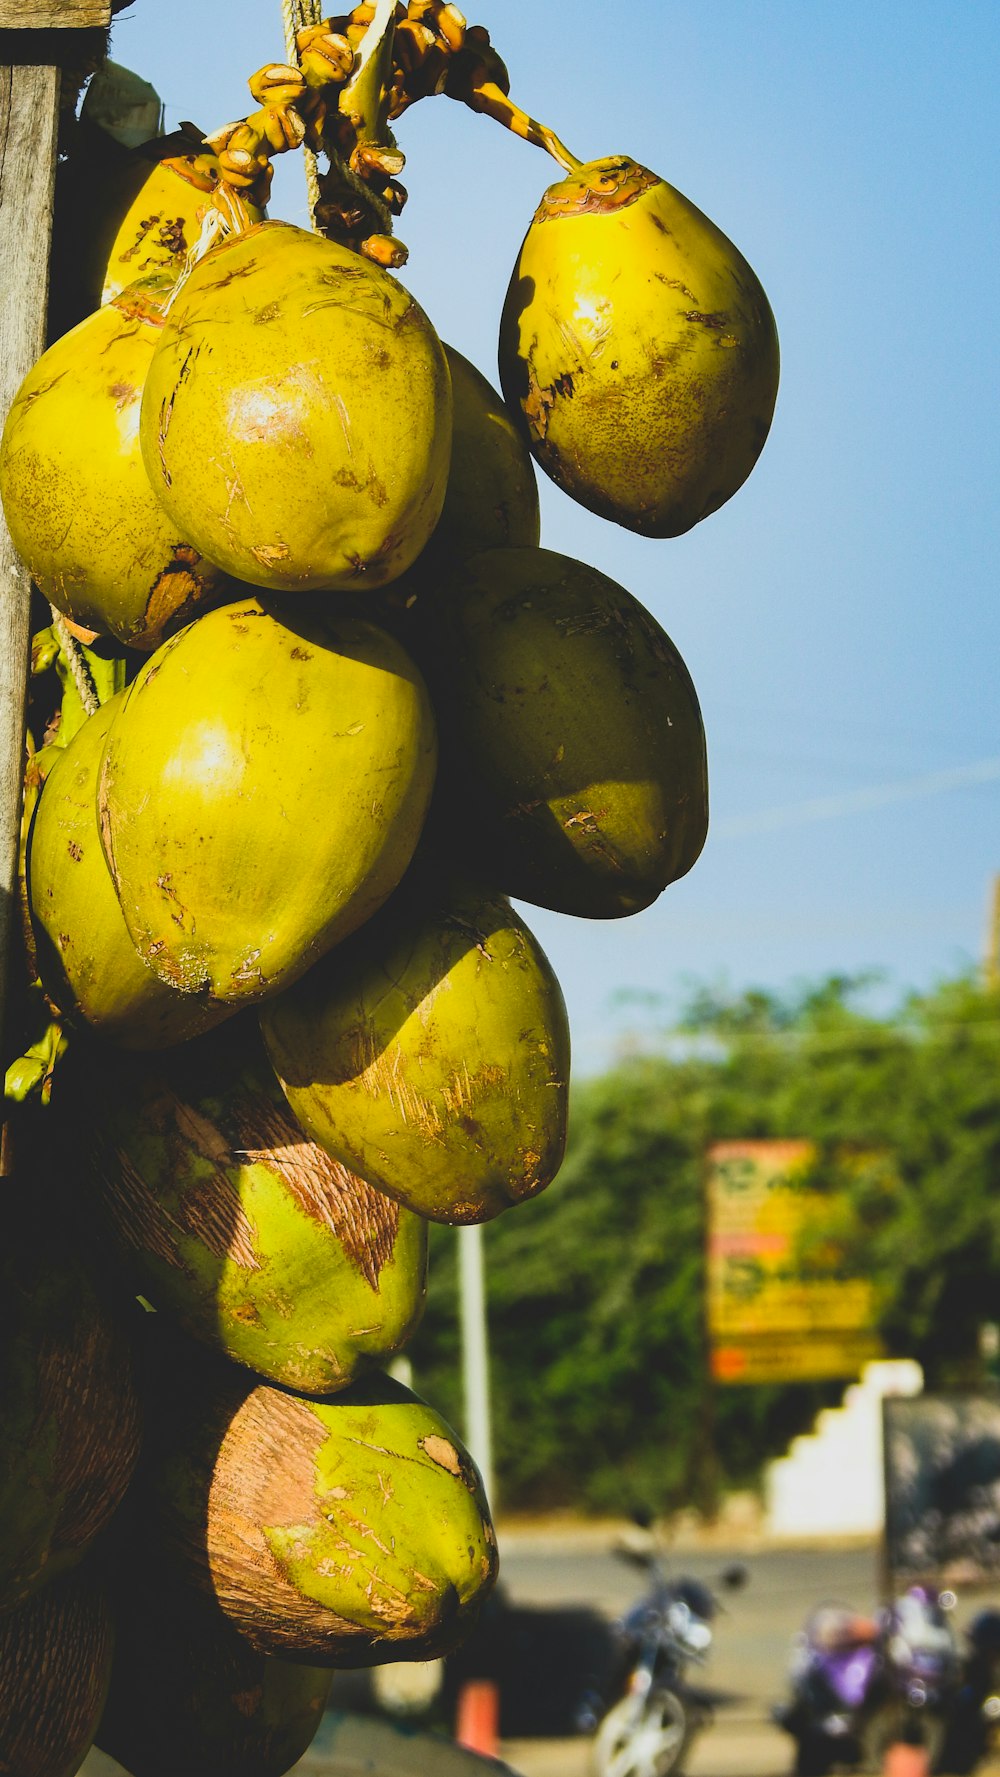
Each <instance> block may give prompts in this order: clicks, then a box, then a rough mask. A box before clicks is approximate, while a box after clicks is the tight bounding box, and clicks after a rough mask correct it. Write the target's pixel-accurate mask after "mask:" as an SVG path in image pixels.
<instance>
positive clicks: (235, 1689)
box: [97, 1537, 333, 1777]
mask: <svg viewBox="0 0 1000 1777" xmlns="http://www.w3.org/2000/svg"><path fill="white" fill-rule="evenodd" d="M132 1550H133V1553H134V1565H133V1571H132V1573H131V1574H130V1573H128V1572H126V1573H125V1574H124V1575H123V1579H122V1582H121V1583H120V1584H119V1585H118V1587H117V1588H116V1593H115V1597H114V1618H115V1629H116V1637H115V1657H114V1663H113V1665H112V1668H111V1689H110V1691H109V1694H108V1700H107V1704H106V1706H105V1710H104V1714H103V1716H102V1717H101V1725H100V1728H99V1729H98V1734H97V1744H98V1746H99V1747H100V1749H101V1751H102V1752H105V1753H107V1754H108V1755H109V1757H111V1758H114V1759H117V1760H118V1762H119V1764H121V1765H124V1766H125V1769H126V1770H127V1771H130V1772H131V1773H132V1777H178V1774H179V1773H181V1772H182V1773H183V1777H282V1773H283V1772H285V1771H288V1770H290V1769H291V1767H292V1766H293V1765H294V1764H296V1763H297V1762H298V1760H299V1759H300V1758H301V1757H302V1754H303V1753H304V1752H305V1751H306V1749H307V1748H308V1747H309V1745H310V1744H311V1742H312V1740H313V1738H314V1736H315V1733H316V1730H317V1728H318V1727H319V1724H320V1721H321V1719H322V1715H323V1709H324V1707H325V1704H326V1699H327V1697H328V1695H329V1691H330V1685H331V1683H332V1682H333V1674H332V1673H331V1672H330V1671H329V1670H327V1669H323V1668H318V1667H314V1666H306V1665H293V1664H292V1663H291V1662H290V1661H288V1660H276V1659H273V1658H271V1657H270V1656H268V1655H266V1654H260V1653H257V1652H255V1650H254V1649H253V1648H251V1647H250V1646H249V1645H248V1643H247V1642H246V1641H245V1640H244V1638H243V1636H242V1635H240V1634H239V1633H238V1631H237V1630H236V1629H234V1628H233V1626H232V1624H231V1623H230V1622H229V1620H228V1619H227V1617H226V1616H225V1615H224V1614H223V1612H222V1611H221V1610H220V1609H219V1607H218V1605H217V1604H216V1602H215V1600H214V1599H211V1598H207V1597H205V1596H203V1595H200V1594H198V1593H196V1592H193V1591H189V1590H185V1589H184V1588H182V1587H180V1586H177V1585H176V1584H174V1585H171V1583H170V1580H169V1577H164V1576H161V1575H157V1576H156V1577H157V1584H156V1587H155V1589H154V1588H152V1587H151V1586H150V1584H149V1583H148V1579H147V1583H145V1584H141V1585H137V1584H136V1580H135V1573H136V1572H137V1571H142V1570H143V1569H144V1568H145V1567H146V1566H147V1564H148V1559H149V1551H148V1549H147V1548H146V1547H145V1546H144V1545H143V1543H142V1542H141V1541H136V1539H135V1537H133V1539H132Z"/></svg>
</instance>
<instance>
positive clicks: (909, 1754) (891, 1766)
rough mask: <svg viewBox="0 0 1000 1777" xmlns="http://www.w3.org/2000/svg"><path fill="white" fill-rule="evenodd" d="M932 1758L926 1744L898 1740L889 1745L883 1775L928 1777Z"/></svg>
mask: <svg viewBox="0 0 1000 1777" xmlns="http://www.w3.org/2000/svg"><path fill="white" fill-rule="evenodd" d="M929 1770H930V1759H929V1758H928V1756H927V1748H926V1746H908V1745H907V1744H906V1743H905V1742H904V1741H902V1740H897V1741H896V1742H895V1744H894V1745H892V1746H887V1747H886V1749H885V1757H884V1758H883V1760H882V1777H927V1774H928V1772H929Z"/></svg>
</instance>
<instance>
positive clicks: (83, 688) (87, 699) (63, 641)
mask: <svg viewBox="0 0 1000 1777" xmlns="http://www.w3.org/2000/svg"><path fill="white" fill-rule="evenodd" d="M49 610H50V611H51V612H52V627H53V629H54V630H55V632H56V636H57V637H58V640H59V647H60V649H61V650H62V655H63V659H64V660H65V662H66V665H67V666H68V667H69V670H70V672H71V674H72V676H73V683H74V685H75V686H76V689H77V695H78V696H79V699H80V702H81V703H82V705H83V707H84V709H85V710H86V712H87V714H88V716H93V715H96V713H97V711H98V710H99V709H100V707H101V700H100V698H99V697H98V695H97V690H96V687H95V685H94V681H93V679H92V678H91V676H90V673H89V672H88V671H87V662H86V660H85V659H84V656H83V650H82V648H81V647H80V644H79V642H78V641H77V639H76V637H75V636H74V635H71V634H70V630H69V625H68V624H67V622H66V619H65V617H64V616H63V614H62V612H61V611H57V610H56V608H55V605H50V606H49Z"/></svg>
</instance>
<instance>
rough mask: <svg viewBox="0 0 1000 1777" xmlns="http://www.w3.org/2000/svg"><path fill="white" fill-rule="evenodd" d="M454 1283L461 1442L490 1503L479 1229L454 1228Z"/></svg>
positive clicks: (486, 1359)
mask: <svg viewBox="0 0 1000 1777" xmlns="http://www.w3.org/2000/svg"><path fill="white" fill-rule="evenodd" d="M458 1283H459V1303H460V1308H461V1322H462V1383H463V1391H464V1397H465V1441H466V1444H467V1445H468V1447H469V1452H470V1454H471V1456H472V1458H473V1460H474V1462H475V1463H476V1466H477V1468H478V1469H479V1472H480V1474H481V1475H482V1477H483V1486H484V1487H485V1488H486V1497H487V1499H488V1500H489V1501H490V1502H491V1503H492V1502H493V1434H492V1424H491V1419H490V1367H489V1340H488V1334H487V1326H486V1272H485V1265H484V1261H483V1230H482V1228H481V1227H479V1226H478V1224H477V1225H475V1226H473V1227H464V1228H459V1230H458Z"/></svg>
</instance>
